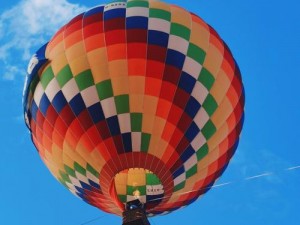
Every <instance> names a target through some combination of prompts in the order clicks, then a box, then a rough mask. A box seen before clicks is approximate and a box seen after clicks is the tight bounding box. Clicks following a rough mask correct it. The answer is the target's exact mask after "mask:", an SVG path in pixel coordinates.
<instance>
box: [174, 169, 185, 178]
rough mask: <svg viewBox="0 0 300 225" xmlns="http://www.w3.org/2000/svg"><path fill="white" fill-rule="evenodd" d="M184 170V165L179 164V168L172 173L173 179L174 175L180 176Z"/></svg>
mask: <svg viewBox="0 0 300 225" xmlns="http://www.w3.org/2000/svg"><path fill="white" fill-rule="evenodd" d="M184 172H185V170H184V167H183V166H181V167H180V168H178V169H177V170H176V171H175V172H174V173H173V179H175V178H176V177H178V176H180V175H181V174H183V173H184Z"/></svg>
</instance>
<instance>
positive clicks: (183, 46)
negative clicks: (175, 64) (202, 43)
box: [168, 35, 189, 55]
mask: <svg viewBox="0 0 300 225" xmlns="http://www.w3.org/2000/svg"><path fill="white" fill-rule="evenodd" d="M188 47H189V42H188V41H187V40H185V39H183V38H181V37H178V36H176V35H170V36H169V43H168V48H170V49H173V50H176V51H178V52H180V53H182V54H184V55H186V54H187V51H188Z"/></svg>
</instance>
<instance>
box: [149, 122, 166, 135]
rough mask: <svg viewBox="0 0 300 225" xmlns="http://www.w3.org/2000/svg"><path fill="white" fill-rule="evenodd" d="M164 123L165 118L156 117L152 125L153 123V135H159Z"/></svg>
mask: <svg viewBox="0 0 300 225" xmlns="http://www.w3.org/2000/svg"><path fill="white" fill-rule="evenodd" d="M165 124H166V120H165V119H162V118H160V117H156V119H155V122H154V125H153V131H152V134H153V135H157V136H159V137H160V136H161V135H162V132H163V130H164V127H165Z"/></svg>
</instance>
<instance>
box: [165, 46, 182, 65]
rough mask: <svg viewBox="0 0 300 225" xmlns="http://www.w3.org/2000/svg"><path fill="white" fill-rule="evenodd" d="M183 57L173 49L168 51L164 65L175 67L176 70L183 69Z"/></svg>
mask: <svg viewBox="0 0 300 225" xmlns="http://www.w3.org/2000/svg"><path fill="white" fill-rule="evenodd" d="M184 60H185V55H184V54H182V53H181V52H178V51H175V50H173V49H168V51H167V59H166V64H168V65H172V66H175V67H176V68H178V69H182V68H183V63H184Z"/></svg>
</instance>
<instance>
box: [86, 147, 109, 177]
mask: <svg viewBox="0 0 300 225" xmlns="http://www.w3.org/2000/svg"><path fill="white" fill-rule="evenodd" d="M90 157H91V158H92V159H94V160H93V161H91V164H90V165H91V166H92V167H93V168H94V169H95V170H96V171H98V173H100V171H101V169H102V168H103V166H104V165H105V164H106V161H105V159H104V158H103V157H102V156H101V154H100V152H99V150H98V149H95V150H94V151H92V152H91V153H90Z"/></svg>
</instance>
